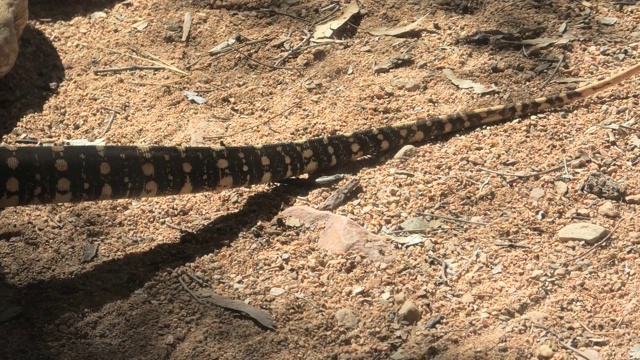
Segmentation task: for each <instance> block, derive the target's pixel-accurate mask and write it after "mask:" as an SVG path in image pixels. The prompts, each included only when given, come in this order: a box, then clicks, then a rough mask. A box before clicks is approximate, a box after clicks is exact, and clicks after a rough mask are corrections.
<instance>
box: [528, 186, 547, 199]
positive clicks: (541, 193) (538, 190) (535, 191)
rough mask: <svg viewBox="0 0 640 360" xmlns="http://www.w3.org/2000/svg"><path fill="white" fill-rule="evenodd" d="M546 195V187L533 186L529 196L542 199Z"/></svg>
mask: <svg viewBox="0 0 640 360" xmlns="http://www.w3.org/2000/svg"><path fill="white" fill-rule="evenodd" d="M543 196H544V189H541V188H533V189H531V193H529V197H530V198H532V199H533V200H536V201H538V200H540V199H541V198H542V197H543Z"/></svg>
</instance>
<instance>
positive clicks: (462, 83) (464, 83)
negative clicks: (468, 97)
mask: <svg viewBox="0 0 640 360" xmlns="http://www.w3.org/2000/svg"><path fill="white" fill-rule="evenodd" d="M442 72H443V73H444V75H445V76H446V77H447V78H448V79H449V80H451V82H452V83H454V84H455V85H456V86H457V87H459V88H461V89H473V92H475V93H478V94H486V93H488V92H492V91H495V90H496V89H495V88H491V89H487V88H486V87H484V85H482V84H478V83H476V82H473V81H471V80H465V79H460V78H458V77H457V76H456V75H455V74H454V73H453V71H452V70H451V69H444V70H442Z"/></svg>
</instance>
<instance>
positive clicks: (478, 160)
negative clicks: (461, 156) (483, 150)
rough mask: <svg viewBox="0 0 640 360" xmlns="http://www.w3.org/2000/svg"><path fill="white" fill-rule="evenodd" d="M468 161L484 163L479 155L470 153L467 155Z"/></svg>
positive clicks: (474, 163)
mask: <svg viewBox="0 0 640 360" xmlns="http://www.w3.org/2000/svg"><path fill="white" fill-rule="evenodd" d="M468 160H469V162H470V163H472V164H473V165H484V160H482V159H481V158H480V157H479V156H477V155H471V156H469V159H468Z"/></svg>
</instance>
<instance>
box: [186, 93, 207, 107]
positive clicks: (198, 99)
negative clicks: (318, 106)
mask: <svg viewBox="0 0 640 360" xmlns="http://www.w3.org/2000/svg"><path fill="white" fill-rule="evenodd" d="M182 94H184V96H185V97H186V98H187V99H189V100H190V101H193V102H195V103H197V104H198V105H202V104H204V103H206V102H207V99H205V98H203V97H202V96H200V95H198V93H195V92H193V91H183V92H182Z"/></svg>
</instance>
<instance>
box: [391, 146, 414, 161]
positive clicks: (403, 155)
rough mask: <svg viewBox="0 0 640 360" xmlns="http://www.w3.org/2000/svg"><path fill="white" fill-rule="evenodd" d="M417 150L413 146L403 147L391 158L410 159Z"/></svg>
mask: <svg viewBox="0 0 640 360" xmlns="http://www.w3.org/2000/svg"><path fill="white" fill-rule="evenodd" d="M417 150H418V149H417V148H416V147H415V146H413V145H405V146H403V147H402V149H400V150H398V152H397V153H396V154H395V155H394V156H393V158H394V159H407V158H410V157H412V156H413V155H414V154H415V153H416V151H417Z"/></svg>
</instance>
